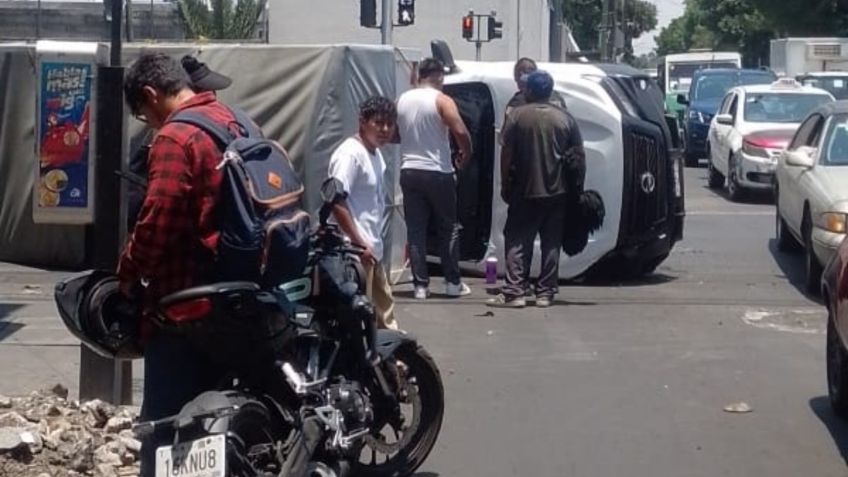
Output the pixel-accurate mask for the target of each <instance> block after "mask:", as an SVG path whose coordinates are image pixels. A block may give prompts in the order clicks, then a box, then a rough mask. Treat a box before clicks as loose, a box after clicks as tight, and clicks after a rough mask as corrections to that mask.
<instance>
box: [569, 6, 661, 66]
mask: <svg viewBox="0 0 848 477" xmlns="http://www.w3.org/2000/svg"><path fill="white" fill-rule="evenodd" d="M560 1H562V12H563V18H564V19H565V22H566V23H567V24H568V26H569V27H570V28H571V34H572V35H574V40H575V41H577V44H578V45H579V46H580V49H582V50H597V48H598V40H599V39H600V32H601V30H602V28H603V26H604V21H603V2H604V1H606V0H560ZM622 25H623V28H622V30H623V31H624V35H625V56H627V55H628V54H629V55H630V56H631V57H632V52H633V45H632V42H633V40H634V39H636V38H639V37H640V36H641V35H642V34H643V33H645V32H648V31H651V30H653V29H654V28H656V26H657V7H656V6H655V5H654V4H653V3H651V2H650V1H647V0H627V1H626V2H625V3H624V9H623V19H622Z"/></svg>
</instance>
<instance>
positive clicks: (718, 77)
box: [677, 68, 777, 167]
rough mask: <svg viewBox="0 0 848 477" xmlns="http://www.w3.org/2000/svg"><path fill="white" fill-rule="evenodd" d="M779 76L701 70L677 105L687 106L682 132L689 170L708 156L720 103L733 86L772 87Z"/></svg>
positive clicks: (759, 72) (735, 70)
mask: <svg viewBox="0 0 848 477" xmlns="http://www.w3.org/2000/svg"><path fill="white" fill-rule="evenodd" d="M775 80H777V76H776V75H775V74H774V73H773V72H772V71H769V70H753V69H744V70H739V69H730V68H717V69H706V70H698V71H697V72H695V76H694V77H693V78H692V86H691V87H690V88H689V93H688V94H687V95H683V94H681V95H679V96H678V98H677V102H678V104H682V105H685V106H686V111H685V112H684V114H683V118H684V121H683V131H684V137H685V142H684V144H685V153H684V157H685V158H686V166H687V167H697V166H698V161H699V160H700V159H705V158H706V157H707V133H708V132H709V130H710V121H712V119H713V116H715V114H716V111H718V107H719V106H720V105H721V100H722V98H724V95H725V94H727V91H728V90H729V89H730V88H733V87H734V86H744V85H752V84H771V83H773V82H774V81H775Z"/></svg>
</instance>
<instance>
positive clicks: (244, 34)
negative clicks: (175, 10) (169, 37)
mask: <svg viewBox="0 0 848 477" xmlns="http://www.w3.org/2000/svg"><path fill="white" fill-rule="evenodd" d="M265 2H266V0H235V5H233V2H232V0H210V3H209V6H207V4H206V2H205V1H204V0H179V10H180V15H181V16H182V18H183V21H184V22H185V24H186V28H187V29H188V36H189V37H190V38H214V39H227V40H244V39H249V38H253V37H254V36H255V35H256V27H257V25H258V22H259V17H260V16H261V15H262V12H263V11H264V10H265Z"/></svg>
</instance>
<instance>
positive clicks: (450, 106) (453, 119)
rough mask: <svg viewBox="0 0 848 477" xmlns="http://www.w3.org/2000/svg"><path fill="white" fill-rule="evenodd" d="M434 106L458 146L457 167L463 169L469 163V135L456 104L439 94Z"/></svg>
mask: <svg viewBox="0 0 848 477" xmlns="http://www.w3.org/2000/svg"><path fill="white" fill-rule="evenodd" d="M436 106H437V108H438V110H439V115H440V116H441V117H442V121H443V122H444V123H445V126H447V127H448V130H449V131H450V133H451V136H453V139H454V141H456V144H457V145H458V146H459V158H458V159H457V167H459V168H460V169H462V168H464V167H465V165H466V164H467V163H468V162H469V161H471V152H472V151H471V134H469V133H468V129H467V128H466V127H465V123H464V122H463V121H462V116H460V114H459V109H458V108H457V107H456V103H455V102H454V101H453V99H451V97H450V96H448V95H446V94H440V95H439V98H438V99H437V100H436Z"/></svg>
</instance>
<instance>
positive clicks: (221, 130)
mask: <svg viewBox="0 0 848 477" xmlns="http://www.w3.org/2000/svg"><path fill="white" fill-rule="evenodd" d="M168 122H169V123H183V124H191V125H192V126H196V127H198V128H200V129H201V130H203V131H204V132H205V133H206V134H209V136H211V137H212V139H213V140H215V142H217V143H218V146H220V147H221V149H222V150H223V149H226V148H227V146H229V145H230V143H231V142H233V141H234V140H235V139H236V137H235V136H234V135H233V133H231V132H230V131H229V129H227V128H225V127H223V126H221V125H220V124H218V123H216V122H214V121H212V120H210V119H209V118H207V117H206V116H204V115H202V114H199V113H196V112H193V111H190V110H185V111H180V112H178V113H177V114H175V115H174V117H172V118H171V119H170V120H169V121H168Z"/></svg>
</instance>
